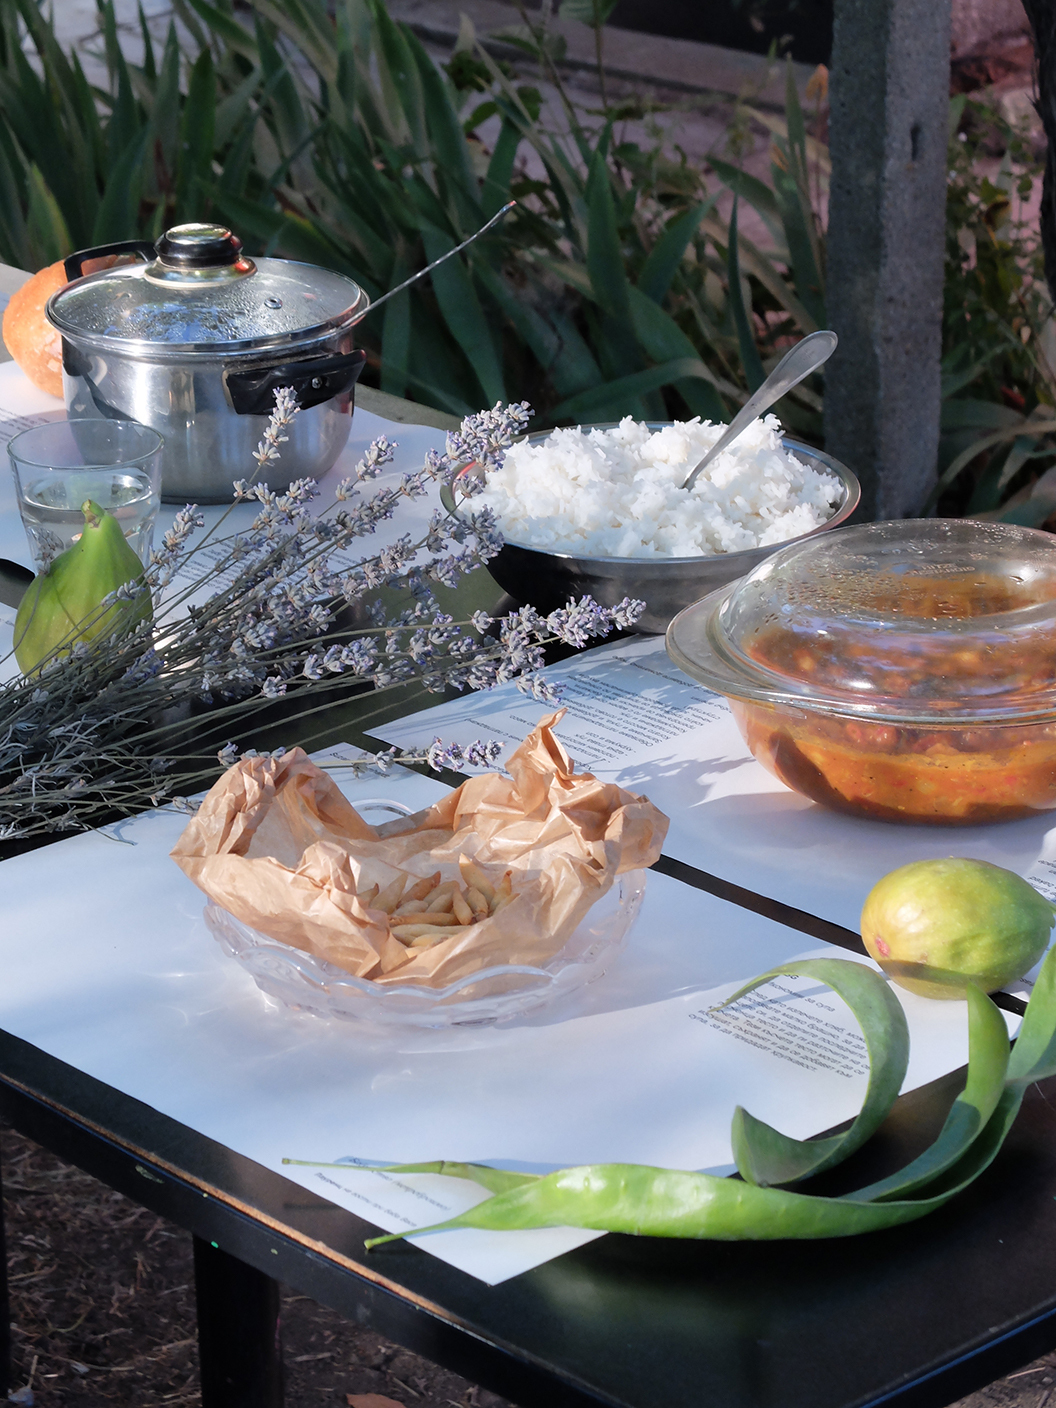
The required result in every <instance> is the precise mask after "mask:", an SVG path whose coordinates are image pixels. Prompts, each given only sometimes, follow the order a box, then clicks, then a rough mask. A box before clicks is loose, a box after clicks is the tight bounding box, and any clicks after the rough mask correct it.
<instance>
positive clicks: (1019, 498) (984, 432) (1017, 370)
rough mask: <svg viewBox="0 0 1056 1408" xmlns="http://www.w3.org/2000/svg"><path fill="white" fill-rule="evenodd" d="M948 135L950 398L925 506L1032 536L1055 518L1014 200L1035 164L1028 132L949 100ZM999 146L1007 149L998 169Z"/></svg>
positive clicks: (1039, 295) (1048, 339) (1045, 340)
mask: <svg viewBox="0 0 1056 1408" xmlns="http://www.w3.org/2000/svg"><path fill="white" fill-rule="evenodd" d="M950 129H951V140H950V153H949V169H950V180H949V184H948V188H947V206H946V284H945V295H944V297H945V307H944V317H943V376H944V389H945V391H946V399H945V401H944V405H943V418H942V439H941V444H940V462H939V468H940V472H941V478H940V484H939V489H938V491H937V493H936V494H934V495H933V496H932V501H931V502H932V503H936V502H937V503H938V506H939V509H940V511H941V512H943V513H947V514H958V513H970V514H972V515H973V516H983V517H989V518H998V519H1002V520H1005V521H1007V522H1014V523H1023V524H1027V525H1029V526H1032V527H1037V526H1040V525H1041V524H1042V523H1044V522H1045V521H1046V520H1047V519H1049V518H1050V517H1051V516H1052V514H1053V513H1054V511H1056V485H1054V484H1053V483H1052V477H1050V475H1049V474H1046V473H1045V470H1046V468H1047V466H1051V465H1052V464H1053V463H1054V461H1056V411H1054V409H1053V406H1054V401H1056V376H1054V365H1056V363H1054V355H1053V354H1054V350H1056V344H1054V343H1053V340H1052V334H1051V313H1052V308H1051V301H1050V298H1049V294H1048V290H1047V288H1046V285H1045V279H1044V271H1043V256H1042V250H1041V242H1040V235H1039V232H1038V229H1037V223H1036V221H1035V220H1032V219H1031V220H1028V219H1026V218H1025V217H1024V216H1023V214H1022V211H1021V206H1020V203H1021V202H1022V201H1024V200H1026V199H1027V198H1028V197H1029V196H1030V194H1031V191H1032V190H1033V189H1034V187H1035V185H1036V184H1037V183H1040V181H1041V177H1042V164H1041V160H1040V159H1039V157H1038V156H1037V155H1036V153H1035V152H1034V150H1033V146H1032V142H1031V138H1030V134H1029V132H1028V131H1026V130H1025V129H1024V128H1023V127H1020V126H1017V125H1016V124H1013V123H1010V122H1009V121H1007V120H1006V119H1005V118H1003V117H1002V116H1001V114H1000V112H999V111H998V110H997V109H995V108H993V107H992V106H990V105H988V104H985V103H982V102H974V101H968V100H966V99H965V98H964V97H963V96H962V97H959V98H955V99H954V100H953V102H952V103H951V109H950ZM995 146H997V147H999V148H1000V149H1003V152H1004V155H1003V158H1002V159H1001V162H1000V165H999V166H998V169H997V170H996V172H995V171H993V167H994V165H995V160H994V158H993V157H991V156H990V153H991V151H992V150H993V148H994V147H995ZM987 157H989V158H990V159H989V161H986V160H981V159H983V158H987ZM988 167H989V173H988V170H987V168H988Z"/></svg>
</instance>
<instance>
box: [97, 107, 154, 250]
mask: <svg viewBox="0 0 1056 1408" xmlns="http://www.w3.org/2000/svg"><path fill="white" fill-rule="evenodd" d="M146 144H147V133H146V132H145V131H144V132H142V133H141V134H140V135H139V136H138V137H133V138H132V140H131V142H129V144H128V147H127V148H126V149H125V151H123V152H122V153H121V155H120V156H119V157H118V159H117V161H116V162H115V163H114V167H113V170H112V171H111V172H110V175H109V177H108V178H107V182H106V187H105V189H104V191H103V198H102V200H101V201H100V203H99V210H98V213H97V214H96V217H95V225H94V227H93V229H92V244H109V243H111V242H112V241H115V240H125V239H128V236H129V231H130V230H135V229H137V227H138V223H139V221H138V217H139V194H140V186H141V173H142V168H143V153H144V151H145V149H146Z"/></svg>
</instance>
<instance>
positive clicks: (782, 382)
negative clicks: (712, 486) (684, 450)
mask: <svg viewBox="0 0 1056 1408" xmlns="http://www.w3.org/2000/svg"><path fill="white" fill-rule="evenodd" d="M838 341H839V339H838V338H837V336H836V334H835V333H834V332H830V330H829V329H828V328H823V329H822V330H821V332H812V333H808V334H807V336H806V337H804V338H802V339H801V340H800V341H799V342H797V343H796V345H795V347H793V348H790V349H789V351H788V352H786V353H785V355H784V356H783V357H782V358H781V360H780V362H778V364H777V366H776V367H775V368H774V370H773V371H772V372H771V373H770V375H769V376H768V377H767V378H766V380H765V381H764V382H763V384H762V386H760V387H759V389H758V391H755V392H753V393H752V395H751V396H749V397H748V400H747V401H745V403H744V405H743V406H742V407H741V409H740V410H739V411H738V412H737V414H736V415H735V416H734V418H733V420H731V421H730V423H729V425H728V426H727V428H726V430H725V432H724V433H723V434H722V435H720V436H719V438H718V439H717V440H716V441H715V444H714V445H712V447H711V449H710V450H709V451H708V453H707V454H706V455H705V456H704V458H703V459H702V460H701V461H700V463H699V464H698V465H697V467H696V468H695V469H694V470H692V471H691V472H690V474H689V476H688V478H687V479H686V482H685V483H684V484H683V485H682V487H683V489H692V487H693V485H694V484H695V483H696V482H697V476H698V475H699V474H700V472H701V470H702V469H706V468H707V467H708V465H709V464H711V462H712V460H713V459H714V458H715V456H716V455H719V454H721V453H722V451H723V450H725V448H726V446H727V445H729V444H730V442H731V441H733V440H736V439H737V436H738V435H740V433H741V431H742V430H745V429H746V428H747V427H748V426H749V425H751V423H752V421H753V420H755V419H756V417H757V416H761V415H762V414H763V412H764V411H768V410H769V409H770V407H771V406H772V405H773V404H774V402H775V401H780V399H781V397H782V396H783V395H784V394H785V392H786V391H791V390H792V388H793V386H798V385H799V383H800V382H801V381H802V380H803V378H804V377H805V376H810V374H811V372H813V371H816V370H817V369H818V367H820V366H821V364H822V363H823V362H827V361H828V360H829V358H830V357H831V356H832V354H833V353H834V352H835V351H836V343H837V342H838Z"/></svg>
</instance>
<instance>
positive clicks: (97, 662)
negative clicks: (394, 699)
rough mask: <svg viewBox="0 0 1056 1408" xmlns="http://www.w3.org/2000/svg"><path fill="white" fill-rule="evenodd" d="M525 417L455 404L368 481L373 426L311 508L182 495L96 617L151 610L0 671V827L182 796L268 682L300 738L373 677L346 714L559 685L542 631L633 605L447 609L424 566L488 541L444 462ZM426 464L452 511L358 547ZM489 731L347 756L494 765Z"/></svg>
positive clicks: (571, 637) (280, 399) (30, 827)
mask: <svg viewBox="0 0 1056 1408" xmlns="http://www.w3.org/2000/svg"><path fill="white" fill-rule="evenodd" d="M296 414H297V405H296V401H295V399H294V396H293V393H292V391H290V390H289V389H287V388H284V389H282V390H280V391H277V392H276V396H275V408H274V411H273V414H272V416H271V419H270V422H269V425H268V429H267V431H266V433H265V436H264V438H263V440H262V441H261V443H260V445H259V446H258V449H257V452H256V455H255V456H254V458H255V459H256V460H257V464H258V470H259V471H260V472H264V471H266V469H267V467H268V465H270V464H272V463H274V461H275V460H277V459H279V458H280V457H281V450H280V448H279V447H280V446H281V445H282V444H283V443H284V441H285V439H286V437H285V435H284V434H283V431H284V430H285V429H286V428H287V427H288V426H289V424H290V422H291V421H292V420H293V418H294V416H295V415H296ZM530 414H531V411H530V409H529V407H528V406H527V404H524V403H522V404H520V405H513V406H509V407H502V406H501V405H499V406H496V407H495V408H494V409H493V410H491V411H485V412H481V413H480V414H478V415H475V416H469V417H467V418H466V420H465V421H464V422H463V424H462V427H461V429H460V431H459V432H457V433H456V434H454V435H451V436H449V437H448V443H447V451H446V453H445V454H439V453H436V452H430V454H429V455H428V456H427V459H426V463H425V465H424V466H423V467H422V469H420V470H418V471H417V472H415V473H412V474H406V475H404V476H403V477H402V478H401V480H400V482H399V484H398V485H396V486H395V487H392V486H384V487H377V488H375V489H374V490H373V491H368V490H367V488H366V486H367V485H368V484H369V482H370V481H371V480H373V479H375V478H376V477H377V476H378V474H379V473H380V472H381V471H382V470H383V468H384V466H385V465H386V464H389V463H391V461H392V457H393V451H394V450H395V449H396V446H395V445H394V444H391V443H390V442H389V441H387V440H386V439H384V437H383V438H381V439H379V440H376V441H375V442H374V443H373V444H372V445H371V446H370V448H369V450H368V451H367V453H366V454H365V455H364V457H363V459H362V460H361V461H360V462H359V464H358V465H357V467H356V472H355V474H354V475H353V476H352V477H351V478H349V479H347V480H345V481H343V482H342V483H341V484H340V485H339V486H338V489H337V492H336V496H335V502H334V503H332V504H329V505H327V506H326V507H325V508H324V509H323V510H322V511H321V512H319V511H313V510H312V508H311V507H310V505H312V504H313V500H315V499H316V498H317V497H318V486H317V485H316V483H315V482H314V481H313V480H310V479H301V480H296V481H295V482H294V483H292V484H291V485H290V486H289V488H288V489H287V490H285V492H282V493H275V492H272V491H271V490H270V489H269V488H268V486H267V484H266V483H262V482H246V481H239V482H237V483H236V484H235V501H236V503H237V502H253V503H255V504H256V505H257V510H256V513H255V516H254V518H253V521H252V523H251V525H250V527H249V528H248V529H247V530H245V531H244V532H235V533H229V534H228V535H227V536H224V535H223V532H222V523H223V520H221V525H218V526H217V527H214V528H213V529H211V530H210V531H209V532H208V533H205V534H203V535H201V536H200V537H198V536H197V535H198V533H199V530H200V529H201V528H202V527H203V526H204V525H203V520H202V517H201V515H200V514H199V513H198V511H197V509H196V507H195V506H194V505H188V507H187V508H185V509H182V510H181V511H180V513H178V514H177V515H176V519H175V521H174V523H173V526H172V528H171V529H170V530H169V531H168V532H167V533H166V534H165V536H164V538H163V540H162V543H161V546H160V547H159V548H158V549H157V550H156V551H155V552H153V553H152V554H151V561H150V564H149V567H148V569H147V571H146V573H145V576H144V580H143V581H142V582H141V583H138V584H137V583H128V584H126V585H125V586H123V587H122V588H120V590H119V591H117V592H115V593H112V594H111V595H110V596H109V597H107V598H106V600H105V601H104V602H103V603H102V604H101V606H100V608H99V610H100V614H102V613H103V612H105V611H106V610H107V609H108V608H109V607H110V606H111V605H112V604H113V602H114V601H115V600H122V599H125V600H127V599H131V598H133V597H135V596H136V595H137V594H138V593H140V592H143V591H149V592H150V593H151V595H152V598H153V601H154V617H153V621H152V622H142V623H140V624H139V625H138V626H137V627H136V629H135V630H133V631H131V632H130V633H129V634H126V635H124V636H114V637H111V638H110V639H109V640H100V641H96V642H94V643H93V644H92V645H91V646H87V645H85V644H84V642H83V641H75V640H72V639H71V641H69V642H67V643H64V647H63V646H60V647H59V649H58V650H57V652H56V654H55V656H54V657H52V658H51V659H50V660H48V661H45V662H44V664H43V666H42V667H41V670H40V673H39V674H38V675H35V676H34V677H33V678H31V679H19V680H15V681H11V682H9V683H7V684H4V685H0V838H3V839H9V838H17V837H25V836H33V835H38V834H42V833H49V832H54V831H62V830H80V829H84V828H88V827H91V826H94V825H98V824H99V823H100V822H102V821H104V820H107V819H110V818H113V817H114V815H115V814H119V815H129V814H132V813H135V812H137V811H141V810H142V809H143V808H144V807H146V806H148V805H150V804H151V803H153V804H154V805H160V804H162V803H166V802H169V803H172V804H173V805H176V806H179V807H180V808H181V809H186V808H187V807H188V806H190V805H191V804H190V803H188V802H187V801H186V796H187V794H188V793H191V792H194V791H197V790H199V789H200V788H201V787H202V786H204V785H206V784H208V783H209V782H211V781H212V780H213V779H214V778H215V776H216V775H217V773H218V771H219V769H220V767H228V766H230V765H231V763H232V762H234V761H235V760H236V758H237V756H238V749H237V748H236V747H235V745H234V744H232V743H230V742H228V741H227V740H229V739H230V738H231V737H232V736H233V735H238V734H244V733H245V731H246V729H247V728H249V727H251V726H252V725H253V723H254V721H255V720H257V719H258V718H259V716H260V714H261V712H262V711H263V710H265V709H269V708H271V707H273V701H274V700H276V699H279V698H281V697H283V696H285V697H286V698H287V700H292V701H293V702H294V706H296V705H301V706H302V707H300V708H299V709H297V708H296V707H294V709H293V710H292V711H291V713H290V715H289V717H288V718H287V719H286V720H285V726H288V727H290V728H291V729H296V731H297V732H298V733H300V735H301V737H300V740H299V741H301V742H302V743H305V744H310V743H311V741H312V739H311V734H310V732H308V733H305V732H304V728H305V721H306V720H307V719H309V718H310V717H311V716H312V715H313V714H316V713H318V712H320V711H322V710H325V709H328V708H329V707H331V706H332V705H333V703H334V702H335V701H336V700H339V699H340V697H341V695H342V694H343V695H346V696H347V695H348V694H349V693H350V692H351V691H350V685H352V687H353V688H354V689H357V690H358V691H364V692H365V691H367V690H369V691H371V705H372V707H371V708H370V709H363V708H359V709H357V718H356V724H357V726H359V727H362V726H364V724H365V723H366V722H367V720H369V718H370V717H371V715H372V714H377V713H380V712H381V710H382V708H383V707H384V697H385V695H386V694H387V693H388V692H390V691H392V690H393V689H396V688H398V687H403V686H406V685H407V684H412V683H417V684H418V685H419V686H420V687H421V688H422V689H423V690H425V691H428V692H430V693H438V692H442V691H444V690H446V689H448V688H455V689H459V690H461V689H466V688H468V689H488V688H491V687H492V686H494V685H497V684H502V683H505V682H506V681H510V680H515V681H516V682H517V684H518V685H519V687H520V688H522V689H524V690H526V691H527V692H528V693H530V694H531V695H533V697H535V698H538V699H542V700H546V701H547V702H556V694H555V691H554V690H553V689H552V687H551V686H549V685H548V684H547V683H546V682H545V681H544V680H542V679H541V677H540V676H539V670H540V669H541V667H542V665H543V652H544V648H545V647H546V645H547V644H549V643H551V642H555V641H563V642H566V643H568V644H571V645H575V646H581V645H583V644H585V643H586V642H587V641H588V640H591V639H594V638H596V637H600V636H604V635H606V634H608V633H609V631H611V630H612V629H613V628H614V627H618V628H624V627H627V626H629V625H632V624H633V622H634V621H635V620H636V619H637V617H638V615H639V614H640V612H641V610H642V604H641V603H638V602H632V601H630V600H626V601H624V602H622V603H621V604H620V605H619V606H618V607H616V608H614V609H611V610H610V609H607V608H603V607H600V606H598V605H597V603H595V602H594V601H592V600H591V599H590V598H589V597H585V598H583V599H582V600H581V601H579V602H577V603H572V602H570V603H569V605H568V606H567V607H566V608H564V609H563V610H561V611H556V612H553V613H551V615H550V616H547V617H542V616H540V615H539V614H538V613H537V612H536V611H534V610H533V609H532V608H531V607H525V608H523V609H522V610H521V611H519V612H514V613H512V614H511V615H509V616H507V617H505V618H504V619H502V620H500V621H497V622H496V621H492V620H491V618H489V617H487V616H485V615H484V614H483V613H479V612H478V613H477V614H476V615H475V616H473V617H472V618H471V619H469V620H465V621H455V620H452V619H451V618H450V617H449V616H447V615H445V614H444V613H443V612H442V611H441V609H440V607H439V604H438V602H437V600H436V597H435V596H434V594H433V586H434V585H435V584H436V583H438V582H440V583H443V584H444V585H445V586H452V585H454V584H455V583H456V582H457V581H458V580H459V578H460V577H461V576H462V575H463V574H464V573H466V572H469V571H472V570H473V569H474V568H476V567H478V566H480V565H481V564H483V563H485V562H487V561H488V560H489V559H490V558H491V557H493V556H494V555H495V553H496V552H497V551H498V550H499V548H500V547H501V545H502V540H501V537H500V536H499V534H498V532H497V530H496V527H495V522H494V519H493V517H492V515H491V513H490V511H489V510H487V509H483V510H481V511H479V512H473V511H472V509H471V508H467V507H466V506H465V504H464V502H462V500H463V498H464V496H465V495H466V494H469V493H471V492H472V490H473V488H474V485H473V483H472V482H469V483H464V479H465V478H466V477H465V476H462V477H457V476H458V471H459V469H460V468H461V467H462V466H463V465H464V464H465V463H466V461H467V460H470V459H472V460H475V461H477V462H478V463H480V464H481V465H484V466H491V465H497V464H501V462H502V455H503V453H504V452H505V449H506V448H507V447H508V446H509V444H510V443H511V442H512V440H513V438H514V437H515V436H516V435H518V434H519V433H520V432H521V431H522V430H523V428H524V425H525V424H526V423H527V419H528V416H529V415H530ZM438 480H446V481H448V482H451V483H452V484H453V485H454V486H455V488H456V490H457V491H458V492H457V496H458V498H459V504H460V511H459V513H458V514H457V515H455V514H449V513H447V512H444V511H441V510H437V511H436V512H434V514H433V515H432V518H431V520H430V522H429V525H428V527H427V529H426V531H425V532H424V534H422V535H420V536H418V537H417V538H416V537H414V536H413V535H412V534H409V533H408V534H405V535H403V536H402V537H400V538H399V539H397V541H396V542H395V543H393V544H391V545H390V546H387V547H382V548H380V549H376V550H375V551H373V552H367V553H366V554H365V555H363V554H362V553H361V552H360V551H359V550H360V549H361V546H362V545H361V543H360V540H361V539H364V538H369V537H370V535H371V534H372V533H373V532H374V531H375V529H376V528H377V526H378V525H379V524H380V523H381V522H383V521H385V520H387V519H390V518H392V517H393V515H394V514H395V513H396V512H398V510H399V508H400V505H401V504H402V503H403V502H404V501H405V500H413V499H416V498H420V497H422V496H423V495H425V494H426V493H427V492H428V490H429V487H430V485H431V484H433V483H434V482H436V481H438ZM225 517H226V515H225ZM380 588H388V589H396V590H397V591H400V592H406V593H407V594H408V599H409V601H410V605H408V606H407V608H406V609H404V610H402V611H399V612H398V613H396V614H395V615H392V616H389V615H387V614H386V611H385V609H384V607H383V606H382V605H381V604H380V603H379V602H378V601H377V600H376V594H377V592H378V590H379V589H380ZM346 622H347V623H349V624H346ZM83 624H84V623H82V625H83ZM375 700H377V704H376V705H375V703H374V701H375ZM202 706H210V707H209V708H208V710H207V711H206V712H203V711H202ZM298 726H299V727H298ZM499 746H500V745H497V744H492V743H489V742H487V741H478V742H477V743H474V744H473V745H470V747H469V748H468V749H465V750H463V749H459V748H458V747H456V746H449V747H445V746H444V745H443V743H442V742H441V741H440V740H436V742H435V743H434V745H433V746H432V747H431V748H429V749H427V750H425V751H424V752H423V753H412V754H398V753H395V752H394V751H392V750H389V751H388V752H387V753H384V754H382V755H381V756H380V758H379V759H376V760H375V759H370V758H367V759H365V760H364V761H363V763H362V764H361V766H363V767H368V766H370V767H381V768H382V769H384V768H385V767H387V766H391V765H392V764H393V763H396V762H425V763H428V764H429V765H430V766H432V767H437V768H438V767H454V768H461V767H464V766H468V765H475V766H479V765H485V766H491V765H494V763H495V761H496V758H497V754H498V749H499ZM251 751H252V750H251Z"/></svg>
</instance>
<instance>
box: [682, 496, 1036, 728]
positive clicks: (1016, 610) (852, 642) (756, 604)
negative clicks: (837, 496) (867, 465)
mask: <svg viewBox="0 0 1056 1408" xmlns="http://www.w3.org/2000/svg"><path fill="white" fill-rule="evenodd" d="M667 646H668V652H669V654H670V655H671V658H672V659H673V660H674V662H675V664H677V665H678V666H679V668H680V669H682V670H684V671H685V673H686V674H688V675H690V676H692V677H693V678H694V679H697V680H699V681H700V682H701V683H702V684H704V685H706V686H708V687H709V688H711V689H714V690H716V691H717V692H718V693H720V694H726V695H729V696H731V697H733V698H736V699H742V700H753V701H759V702H770V703H773V704H783V705H794V706H798V707H799V708H801V709H806V710H809V711H811V712H820V713H831V714H840V715H847V714H851V715H855V716H863V717H867V718H872V719H877V720H886V721H889V722H911V723H924V722H934V723H943V722H946V723H951V722H954V721H956V722H958V723H961V724H963V723H965V722H967V721H978V722H980V723H983V722H998V721H1000V722H1014V721H1026V720H1037V719H1039V718H1042V717H1044V716H1047V715H1051V716H1053V717H1054V718H1056V537H1054V536H1053V535H1051V534H1049V533H1044V532H1040V531H1038V530H1036V529H1032V528H1021V527H1018V526H1017V525H1015V524H1007V523H989V522H982V521H978V520H972V519H907V520H903V521H901V522H892V523H870V524H864V525H862V526H858V527H852V528H842V529H837V530H836V531H834V532H832V533H826V534H822V535H820V536H818V537H816V538H810V539H806V540H804V541H801V542H798V543H793V544H791V545H790V546H789V547H787V548H785V549H782V550H780V551H778V552H776V553H774V554H773V556H771V557H769V558H767V560H766V561H765V562H763V563H762V564H760V566H758V567H757V568H756V569H755V570H754V571H753V572H751V573H749V574H748V575H747V576H746V577H742V578H741V579H740V580H738V581H736V582H733V583H731V584H730V585H729V586H727V587H724V588H722V589H721V590H720V591H717V592H713V593H712V594H711V595H710V596H708V597H705V598H704V599H703V600H702V601H699V602H696V603H695V604H694V605H692V606H690V607H688V608H687V609H686V610H685V611H683V612H682V613H681V614H680V615H679V616H677V617H676V618H675V620H674V621H673V622H672V623H671V626H670V628H669V630H668V635H667Z"/></svg>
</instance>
